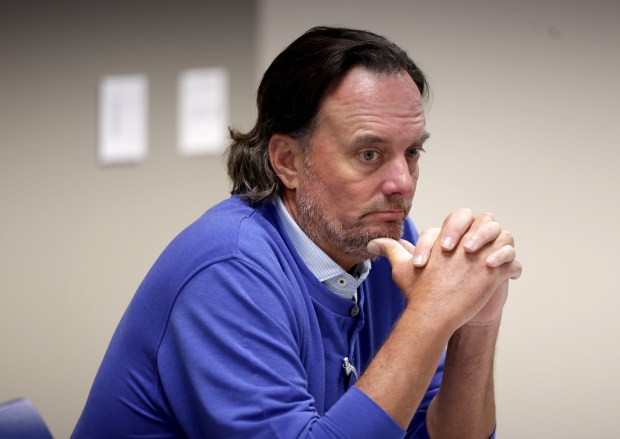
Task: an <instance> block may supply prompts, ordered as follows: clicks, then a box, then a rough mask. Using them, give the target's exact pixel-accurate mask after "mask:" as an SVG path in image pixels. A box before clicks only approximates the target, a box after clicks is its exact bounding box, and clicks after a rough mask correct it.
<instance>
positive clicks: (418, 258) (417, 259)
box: [413, 255, 424, 265]
mask: <svg viewBox="0 0 620 439" xmlns="http://www.w3.org/2000/svg"><path fill="white" fill-rule="evenodd" d="M423 263H424V256H422V255H417V256H416V257H415V258H413V265H422V264H423Z"/></svg>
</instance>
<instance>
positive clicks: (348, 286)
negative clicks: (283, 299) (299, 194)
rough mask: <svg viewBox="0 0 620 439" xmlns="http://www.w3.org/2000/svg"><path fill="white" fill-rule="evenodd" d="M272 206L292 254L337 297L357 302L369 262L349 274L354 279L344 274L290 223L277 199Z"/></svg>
mask: <svg viewBox="0 0 620 439" xmlns="http://www.w3.org/2000/svg"><path fill="white" fill-rule="evenodd" d="M274 204H275V206H276V211H277V212H278V216H279V217H280V220H281V221H282V225H283V226H284V229H285V230H286V233H287V234H288V236H289V238H290V239H291V242H292V243H293V246H294V247H295V250H297V253H299V256H300V257H301V259H302V261H304V263H305V264H306V266H307V267H308V269H309V270H310V271H311V272H312V274H314V276H316V278H317V279H318V280H319V281H320V282H321V283H323V284H324V285H325V286H326V287H327V288H329V289H330V290H331V291H333V292H334V293H336V294H337V295H339V296H340V297H344V298H347V299H353V298H356V294H357V288H358V287H359V286H360V285H361V283H362V282H364V280H365V279H366V277H367V276H368V273H369V272H370V268H371V264H370V261H369V260H365V261H362V262H360V263H359V264H357V265H356V266H355V267H354V270H351V272H353V273H354V274H357V276H353V275H351V274H350V273H347V272H346V271H344V269H343V268H342V267H341V266H340V265H338V264H337V263H336V262H335V261H334V260H333V259H332V258H330V257H329V256H328V255H327V253H325V252H324V251H323V250H322V249H321V248H320V247H319V246H318V245H316V243H315V242H314V241H313V240H312V239H310V237H309V236H308V235H306V233H305V232H304V231H303V230H302V229H301V227H299V225H298V224H297V222H296V221H295V220H294V219H293V217H292V216H291V214H290V212H289V211H288V209H287V208H286V206H284V203H283V202H282V199H281V198H280V197H276V199H275V201H274Z"/></svg>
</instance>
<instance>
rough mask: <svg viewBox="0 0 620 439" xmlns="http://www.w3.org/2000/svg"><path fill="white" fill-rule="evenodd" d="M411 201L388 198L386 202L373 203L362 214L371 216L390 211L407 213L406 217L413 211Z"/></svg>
mask: <svg viewBox="0 0 620 439" xmlns="http://www.w3.org/2000/svg"><path fill="white" fill-rule="evenodd" d="M411 203H412V201H411V200H408V199H406V198H391V199H390V198H387V199H384V200H380V201H377V202H374V203H372V204H371V205H370V206H368V208H367V209H366V210H365V211H364V213H363V214H362V217H363V216H366V215H369V214H371V213H375V212H385V211H389V210H402V211H403V212H405V215H407V214H409V211H410V210H411Z"/></svg>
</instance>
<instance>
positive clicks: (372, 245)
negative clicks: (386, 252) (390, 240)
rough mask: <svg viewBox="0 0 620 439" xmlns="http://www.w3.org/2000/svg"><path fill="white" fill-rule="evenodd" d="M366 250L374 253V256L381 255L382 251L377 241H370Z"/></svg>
mask: <svg viewBox="0 0 620 439" xmlns="http://www.w3.org/2000/svg"><path fill="white" fill-rule="evenodd" d="M366 250H368V253H372V254H374V255H380V254H381V249H380V248H379V244H377V243H376V242H375V241H370V242H369V243H368V245H366Z"/></svg>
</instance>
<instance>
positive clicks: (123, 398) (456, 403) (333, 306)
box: [73, 27, 521, 439]
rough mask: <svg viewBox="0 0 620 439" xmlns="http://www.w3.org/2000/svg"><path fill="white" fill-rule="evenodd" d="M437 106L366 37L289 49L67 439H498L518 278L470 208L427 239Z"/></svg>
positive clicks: (140, 294)
mask: <svg viewBox="0 0 620 439" xmlns="http://www.w3.org/2000/svg"><path fill="white" fill-rule="evenodd" d="M426 92H427V85H426V81H425V79H424V75H423V74H422V72H421V71H420V70H419V69H418V68H417V66H416V65H415V64H414V63H413V62H412V61H411V60H410V59H409V58H408V56H407V55H406V53H405V52H404V51H403V50H402V49H400V48H398V47H397V46H396V45H394V44H393V43H391V42H389V41H388V40H386V39H385V38H383V37H381V36H378V35H375V34H372V33H370V32H365V31H359V30H353V29H343V28H324V27H319V28H313V29H311V30H309V31H308V32H306V33H305V34H304V35H302V36H301V37H300V38H298V39H297V40H296V41H295V42H293V43H292V44H291V45H290V46H289V47H288V48H286V49H285V50H284V51H283V52H282V53H281V54H280V55H279V56H278V57H277V58H276V59H275V60H274V62H273V63H272V65H271V66H270V67H269V69H268V70H267V71H266V73H265V75H264V77H263V80H262V82H261V85H260V87H259V91H258V98H257V102H258V109H259V114H258V121H257V123H256V126H255V127H254V128H253V130H252V131H251V132H249V133H247V134H243V133H239V132H233V133H232V136H233V144H232V145H231V147H230V149H229V152H228V169H229V174H230V176H231V178H232V182H233V196H232V197H231V198H230V199H228V200H226V201H224V202H222V203H220V204H219V205H217V206H215V207H213V208H211V209H210V210H209V211H207V212H206V214H205V215H204V216H202V217H201V218H200V219H198V220H197V221H196V222H195V223H194V224H192V225H190V226H189V227H188V228H187V229H186V230H184V231H183V232H182V233H181V234H180V235H179V236H178V237H177V238H175V240H173V242H172V243H171V244H170V245H169V246H168V247H167V248H166V250H165V251H164V252H163V253H162V255H161V256H160V258H159V259H158V260H157V262H156V263H155V265H154V266H153V268H152V269H151V270H150V272H149V273H148V275H147V276H146V278H145V279H144V281H143V283H142V284H141V286H140V288H139V290H138V291H137V293H136V295H135V297H134V299H133V300H132V303H131V304H130V305H129V307H128V309H127V311H126V313H125V315H124V316H123V319H122V320H121V322H120V324H119V326H118V329H117V331H116V332H115V334H114V337H113V339H112V341H111V344H110V347H109V349H108V352H107V353H106V356H105V358H104V360H103V363H102V365H101V368H100V370H99V372H98V375H97V377H96V379H95V382H94V384H93V388H92V390H91V393H90V395H89V398H88V401H87V404H86V407H85V409H84V413H83V414H82V416H81V418H80V420H79V421H78V425H77V427H76V429H75V431H74V435H73V437H75V438H81V437H85V438H86V437H88V438H97V437H102V438H103V437H105V438H112V437H157V438H164V437H215V438H237V437H238V438H254V437H261V438H263V437H264V438H271V437H273V438H296V437H317V438H331V437H337V438H349V437H350V438H356V439H359V438H377V437H380V438H382V439H387V438H397V437H398V438H400V437H404V436H405V435H407V437H414V438H427V437H429V435H430V437H433V438H453V437H454V438H469V437H472V438H486V437H489V436H492V435H493V434H494V433H493V432H494V427H495V412H494V410H495V409H494V396H493V357H494V347H495V342H496V338H497V333H498V328H499V322H500V319H501V311H502V308H503V305H504V302H505V300H506V295H507V288H508V284H507V283H508V279H509V278H517V277H518V276H519V275H520V272H521V266H520V264H519V262H518V261H517V260H516V259H515V252H514V242H513V239H512V237H511V235H510V234H509V233H507V232H504V231H501V229H500V227H499V225H498V224H497V222H495V221H494V219H493V217H492V215H490V214H480V215H477V216H474V215H473V214H472V213H471V212H470V211H469V210H467V209H459V210H457V211H455V212H453V213H452V214H451V215H449V216H448V218H447V219H446V220H445V222H444V224H443V226H442V228H441V229H433V230H430V231H427V232H426V233H423V234H422V235H421V236H420V239H419V240H417V238H418V236H417V232H416V231H415V229H414V227H413V224H412V223H411V221H410V220H409V219H407V215H408V212H409V209H410V206H411V200H412V198H413V195H414V192H415V188H416V182H417V178H418V172H419V168H418V161H419V158H420V153H421V151H423V144H424V142H425V140H426V139H427V138H428V136H429V134H428V133H427V132H426V130H425V118H424V100H423V96H424V95H425V93H426ZM401 237H402V238H403V240H400V238H401ZM416 240H417V247H415V248H414V247H413V245H412V244H411V242H416ZM378 255H384V256H386V258H378V257H377V256H378ZM373 259H374V260H373ZM371 260H372V262H371ZM446 346H447V348H446ZM444 352H445V355H444Z"/></svg>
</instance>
